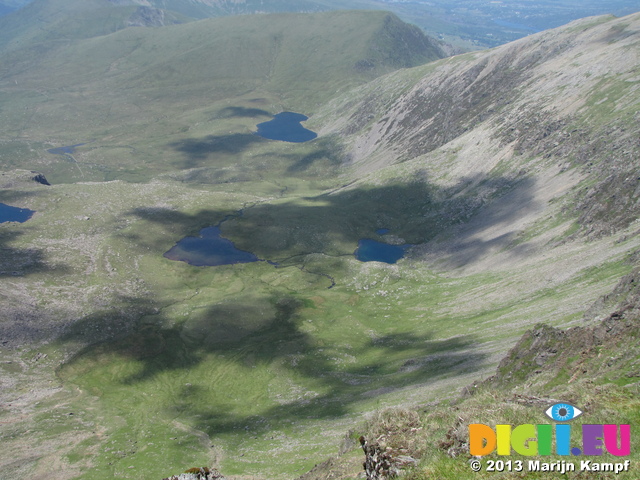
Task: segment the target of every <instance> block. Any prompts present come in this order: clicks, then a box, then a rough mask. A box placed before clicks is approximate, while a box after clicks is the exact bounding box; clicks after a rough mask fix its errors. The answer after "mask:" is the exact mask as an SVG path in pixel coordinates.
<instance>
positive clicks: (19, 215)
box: [0, 203, 36, 223]
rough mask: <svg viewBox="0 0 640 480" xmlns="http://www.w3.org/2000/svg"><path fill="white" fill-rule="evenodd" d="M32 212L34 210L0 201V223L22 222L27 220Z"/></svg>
mask: <svg viewBox="0 0 640 480" xmlns="http://www.w3.org/2000/svg"><path fill="white" fill-rule="evenodd" d="M34 213H36V212H35V211H34V210H29V209H28V208H18V207H12V206H11V205H6V204H4V203H0V223H4V222H20V223H24V222H26V221H27V220H29V219H30V218H31V216H32V215H33V214H34Z"/></svg>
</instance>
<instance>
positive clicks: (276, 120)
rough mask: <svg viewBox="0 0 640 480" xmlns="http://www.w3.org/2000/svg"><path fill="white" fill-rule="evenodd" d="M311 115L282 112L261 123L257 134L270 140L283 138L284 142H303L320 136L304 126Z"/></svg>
mask: <svg viewBox="0 0 640 480" xmlns="http://www.w3.org/2000/svg"><path fill="white" fill-rule="evenodd" d="M308 118H309V117H307V116H306V115H302V114H301V113H293V112H282V113H278V114H277V115H275V116H274V117H273V120H269V121H268V122H263V123H259V124H258V125H257V127H258V131H257V132H256V135H258V136H260V137H263V138H268V139H269V140H281V141H283V142H293V143H302V142H308V141H309V140H313V139H314V138H316V137H317V136H318V134H317V133H315V132H312V131H311V130H308V129H306V128H304V127H303V126H302V124H301V123H300V122H304V121H305V120H307V119H308Z"/></svg>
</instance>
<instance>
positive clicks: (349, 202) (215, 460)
mask: <svg viewBox="0 0 640 480" xmlns="http://www.w3.org/2000/svg"><path fill="white" fill-rule="evenodd" d="M63 3H64V2H59V1H58V0H46V1H44V0H42V1H41V0H37V1H35V2H33V4H31V5H30V6H29V7H27V8H32V9H36V8H37V9H40V10H38V11H39V12H50V11H51V9H60V10H59V16H57V17H56V20H55V21H52V22H51V25H49V27H50V28H49V27H46V26H45V27H41V25H40V22H35V23H33V24H31V23H30V20H29V18H30V17H29V16H28V15H25V14H24V12H25V10H26V9H24V10H18V11H16V12H14V13H11V14H8V15H3V16H2V17H0V32H2V33H0V63H1V64H2V65H3V70H2V72H1V73H0V112H1V114H0V132H2V133H1V134H0V162H1V163H2V172H1V176H0V185H1V186H2V188H1V189H0V202H3V203H6V204H9V205H12V206H17V207H20V208H28V209H31V210H34V211H35V212H36V213H35V214H34V215H33V216H32V217H31V218H30V219H29V220H28V221H26V222H25V223H19V224H18V223H14V222H8V223H2V224H0V245H1V248H2V250H1V254H0V255H1V257H0V277H1V279H0V295H1V298H2V302H1V304H0V346H1V348H0V384H1V385H2V390H1V391H0V438H1V439H2V445H3V452H2V453H1V454H0V472H1V473H0V478H3V479H4V478H7V479H8V478H40V477H41V476H44V477H45V478H55V479H61V480H62V479H72V478H83V479H102V478H158V479H160V478H164V477H166V476H168V475H171V474H178V473H179V472H182V471H184V470H186V469H187V468H189V467H195V466H204V465H207V466H209V467H215V468H217V469H219V470H220V471H221V472H222V473H223V474H224V475H225V477H227V478H230V479H251V478H255V479H263V478H265V479H266V478H269V479H289V478H298V477H302V478H305V479H307V480H311V479H313V478H318V479H320V478H356V476H357V475H358V472H359V470H361V468H362V467H361V463H362V451H361V450H360V448H359V447H358V445H357V442H356V439H357V438H358V437H359V436H360V435H361V434H363V435H366V436H367V437H368V438H376V437H377V438H380V437H381V435H386V436H387V437H389V439H390V438H391V437H393V438H396V437H395V436H394V435H395V433H394V430H393V428H395V427H393V428H392V427H389V428H388V429H387V430H385V428H386V427H385V428H383V427H384V426H385V425H391V423H393V422H392V421H391V420H388V419H386V418H385V415H390V414H389V413H388V412H400V413H401V415H400V414H399V416H400V417H401V418H400V420H394V421H397V422H398V424H397V425H396V426H397V428H398V432H400V433H402V435H403V437H402V439H401V440H402V441H401V442H400V440H398V441H399V442H400V443H402V442H404V443H403V445H404V446H403V447H402V448H404V449H405V450H406V451H405V453H406V454H407V455H408V454H410V455H414V456H415V457H416V458H418V459H420V458H422V460H421V461H422V463H419V464H418V465H417V466H416V467H415V468H414V469H413V470H412V471H411V473H409V475H412V477H409V478H413V479H416V480H418V479H423V478H490V477H491V478H506V474H504V475H497V476H496V475H493V476H492V475H490V473H489V472H482V473H480V474H473V472H472V471H471V470H470V469H469V467H468V464H467V460H468V455H467V454H468V447H467V446H466V444H465V443H464V435H465V432H466V430H465V429H466V426H467V424H469V423H473V422H480V423H490V422H494V423H499V422H506V423H514V424H515V423H522V421H523V420H525V419H526V420H527V421H529V422H530V423H545V422H546V423H548V421H549V420H548V419H546V418H545V417H544V416H543V412H544V408H543V404H546V403H545V401H546V399H552V398H559V399H562V400H563V401H567V402H569V401H571V402H573V403H574V405H577V406H578V407H579V408H581V409H582V410H584V411H585V414H584V417H585V419H584V421H585V423H587V422H596V423H597V422H600V423H625V422H627V423H631V424H632V426H631V428H632V432H635V430H634V429H636V428H637V426H638V425H639V424H640V417H639V416H638V413H637V412H638V411H639V410H638V404H637V395H638V393H639V392H638V389H639V384H638V382H637V370H638V365H639V364H640V363H639V362H640V360H639V359H640V352H639V351H638V348H637V342H635V340H636V339H637V335H638V322H637V320H638V318H639V315H638V311H640V307H638V298H640V297H639V296H638V293H637V277H638V273H637V266H638V252H639V251H640V250H639V249H640V236H639V235H638V231H639V229H640V226H639V224H638V214H639V209H640V184H639V181H640V174H639V169H638V167H639V165H638V158H640V136H639V131H640V128H639V127H640V113H639V111H640V109H639V102H640V92H639V91H638V86H639V80H640V71H639V70H638V65H640V61H639V60H640V59H639V58H638V56H639V53H640V49H639V42H640V34H639V31H640V15H639V14H633V15H629V16H625V17H621V18H616V17H613V16H610V15H609V16H599V17H590V18H585V19H582V20H577V21H575V22H572V23H570V24H568V25H565V26H562V27H559V28H556V29H554V30H548V31H544V32H540V33H536V34H533V35H530V36H528V37H526V38H522V39H520V40H517V41H515V42H512V43H508V44H505V45H501V46H498V47H496V48H493V49H490V50H482V51H476V52H469V53H465V54H461V55H456V56H452V57H446V53H445V51H444V50H443V49H442V46H441V45H440V44H439V43H438V42H436V41H435V40H433V39H432V38H430V37H428V36H426V35H424V34H423V33H422V32H421V31H420V30H419V29H417V28H416V27H414V26H411V25H408V24H406V23H404V22H402V21H401V20H400V19H399V18H398V17H396V16H395V15H393V14H390V13H387V12H380V11H330V12H319V13H311V14H308V13H278V14H270V15H242V16H234V17H228V18H225V19H224V20H222V19H220V18H206V19H202V20H197V21H192V20H191V19H190V20H189V21H184V18H180V17H179V16H178V14H176V15H175V16H174V17H172V18H173V20H175V22H173V20H172V21H171V22H167V24H165V25H163V26H147V27H141V26H131V27H126V28H120V27H118V28H117V29H113V26H114V25H115V24H118V25H122V22H123V20H122V19H123V18H130V17H129V16H130V15H131V14H132V13H135V8H137V7H135V6H134V7H132V6H131V5H110V6H109V7H108V8H107V7H105V6H104V3H103V2H101V1H98V0H90V1H84V2H76V3H75V4H74V5H73V6H72V7H70V9H69V10H67V11H65V10H64V9H62V6H63ZM67 3H68V4H70V3H69V2H67ZM71 3H73V2H71ZM115 3H118V2H115ZM80 4H82V5H83V7H82V8H75V7H77V6H78V5H80ZM103 8H107V10H108V12H110V13H109V14H108V15H105V13H104V12H105V10H102V9H103ZM35 17H36V18H37V15H36V16H35ZM165 18H168V17H165ZM79 19H82V21H80V20H79ZM98 19H100V20H98ZM19 22H25V23H20V26H19V28H18V27H17V26H16V28H13V29H12V28H11V27H9V26H7V27H6V28H1V27H3V26H5V25H10V24H12V23H13V24H14V25H18V23H19ZM48 28H49V29H48ZM5 66H6V68H5ZM281 112H296V113H300V114H303V115H305V116H308V117H309V118H308V120H306V121H304V122H303V123H302V124H303V125H304V127H305V128H306V129H308V130H311V131H312V132H315V133H317V138H313V139H311V140H309V141H304V142H299V143H292V142H284V141H278V140H269V139H266V138H263V137H260V136H258V135H256V134H255V133H256V131H257V130H258V124H261V123H264V122H266V121H268V120H270V119H272V118H273V117H274V116H275V115H276V114H279V113H281ZM63 147H64V148H63ZM60 148H63V149H62V150H60ZM56 149H58V150H56ZM52 150H53V153H52ZM38 174H40V176H38ZM34 177H35V178H36V180H34ZM43 178H46V180H47V181H48V182H47V183H50V184H51V185H47V184H45V183H44V182H43V181H41V180H42V179H43ZM214 225H217V226H218V227H219V229H220V232H221V235H222V236H223V237H224V238H227V239H229V240H230V241H232V242H233V244H234V245H235V247H237V248H238V249H240V250H242V251H245V252H252V253H253V254H255V255H256V256H257V258H258V259H260V260H263V261H254V262H250V263H238V264H231V265H219V266H210V267H198V266H194V265H189V264H187V263H185V262H181V261H174V260H170V259H169V258H166V257H165V256H163V255H164V254H165V253H166V252H168V251H169V250H170V249H171V248H172V247H174V245H176V243H177V242H179V241H180V240H181V239H182V238H185V237H188V236H192V237H194V236H197V235H198V234H199V232H200V231H201V230H202V229H203V228H206V227H211V226H214ZM362 239H370V240H375V241H379V242H382V243H386V244H390V245H411V248H408V249H407V250H406V251H405V252H404V258H401V259H399V260H398V261H397V263H385V262H380V261H366V262H365V261H360V260H358V259H357V258H356V256H354V252H355V251H356V248H357V247H358V244H359V241H360V240H362ZM541 323H543V324H545V326H541V325H540V324H541ZM571 332H573V333H571ZM572 334H573V335H574V337H575V339H576V340H575V342H573V343H572V340H571V339H572V338H573V337H571V335H572ZM536 339H537V340H536ZM594 339H595V340H594ZM559 352H560V353H559ZM563 352H567V353H566V355H563ZM523 359H525V360H523ZM533 365H536V366H533ZM470 388H471V389H473V390H476V391H477V393H476V394H475V395H471V394H470V393H469V389H470ZM461 393H462V394H463V396H462V397H460V394H461ZM514 399H515V400H514ZM608 401H611V402H614V403H613V405H616V406H618V407H619V411H616V409H615V408H613V407H609V406H607V405H608V403H607V402H608ZM492 402H494V403H492ZM387 408H391V410H386V409H387ZM545 408H546V407H545ZM500 415H503V417H501V416H500ZM407 419H409V420H407ZM580 421H582V420H579V421H578V422H580ZM385 422H388V423H385ZM403 422H404V423H403ZM398 425H399V426H398ZM411 429H413V430H411ZM406 431H411V432H413V433H412V435H411V436H407V435H405V434H406ZM416 432H418V433H416ZM419 432H422V433H419ZM396 433H397V432H396ZM400 433H398V438H399V436H400ZM414 434H415V435H414ZM345 435H346V436H345ZM421 435H422V436H421ZM447 435H448V436H447ZM633 435H635V433H633ZM431 437H433V438H431ZM439 442H441V443H442V444H446V445H445V447H443V446H442V445H440V446H438V445H439ZM447 442H448V443H447ZM632 442H633V443H632V455H631V457H630V458H631V461H632V469H631V470H630V471H629V472H623V473H622V474H620V475H616V476H615V478H623V479H624V478H629V479H632V478H637V476H638V473H639V470H638V468H640V467H639V465H640V464H638V459H639V455H640V453H639V452H640V451H639V450H638V449H637V448H635V447H636V446H637V439H636V437H635V436H634V437H633V440H632ZM409 444H410V445H409ZM407 445H409V446H407ZM434 445H435V446H434ZM456 449H457V450H456ZM465 449H466V451H465ZM339 451H340V453H338V452H339ZM447 451H450V452H454V453H455V455H457V456H451V455H448V454H447ZM456 452H457V453H456ZM465 455H466V456H465ZM329 456H331V459H330V460H327V461H325V460H326V458H327V457H329ZM554 459H555V457H554ZM323 462H324V463H323ZM314 466H315V468H314ZM439 468H440V469H441V470H438V469H439ZM445 470H446V471H451V472H452V473H450V474H446V475H450V476H446V475H445V474H444V473H443V472H444V471H445ZM331 475H333V477H332V476H331ZM510 478H511V477H510ZM537 478H557V477H553V476H544V475H541V476H539V477H537ZM576 478H580V477H576ZM603 478H605V477H603ZM606 478H608V477H606ZM612 478H613V477H612Z"/></svg>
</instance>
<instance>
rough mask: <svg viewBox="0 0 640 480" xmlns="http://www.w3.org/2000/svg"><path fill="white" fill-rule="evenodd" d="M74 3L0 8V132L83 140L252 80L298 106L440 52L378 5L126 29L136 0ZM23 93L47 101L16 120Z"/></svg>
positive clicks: (52, 0) (231, 92)
mask: <svg viewBox="0 0 640 480" xmlns="http://www.w3.org/2000/svg"><path fill="white" fill-rule="evenodd" d="M75 1H76V3H75V4H74V3H73V2H70V1H67V0H65V1H62V0H36V1H35V2H33V3H32V4H30V5H29V6H28V7H27V8H25V9H23V10H21V11H18V12H15V13H13V14H11V15H8V16H5V17H2V18H0V32H2V33H1V34H0V45H3V46H4V48H2V49H0V62H2V64H3V66H4V67H5V70H4V72H3V75H2V79H1V83H0V91H2V92H3V93H4V94H5V95H4V96H2V100H0V102H2V105H1V107H2V109H3V116H2V120H0V123H2V128H3V129H4V132H6V133H8V132H14V133H15V134H18V135H21V134H28V135H30V136H34V135H35V136H38V135H40V134H39V133H37V132H38V131H42V132H45V131H46V132H47V133H46V135H47V136H50V135H60V134H63V133H64V132H69V131H74V132H76V134H77V135H81V136H82V137H83V138H85V139H86V138H94V137H95V136H96V135H97V133H96V132H97V130H96V129H101V128H103V127H105V126H107V125H108V126H109V127H110V128H113V126H114V125H117V124H121V125H124V124H127V125H132V124H133V125H135V124H140V123H146V122H148V118H149V116H152V117H155V116H156V115H162V114H164V113H169V112H170V111H171V109H172V108H175V106H176V105H180V107H179V108H180V110H183V109H184V107H185V105H190V106H192V107H196V106H200V105H202V102H215V101H218V100H220V99H227V98H232V97H236V96H240V95H246V94H248V93H249V92H252V91H256V90H257V89H260V92H261V93H259V94H258V95H259V96H265V95H266V96H270V97H273V98H274V99H276V98H277V99H278V101H279V102H280V103H281V104H283V105H284V106H286V108H294V109H296V108H298V109H303V110H304V112H305V113H307V114H309V113H312V111H313V110H314V109H315V108H316V107H315V106H316V105H317V104H318V103H320V102H323V101H325V100H326V99H328V98H330V97H333V96H335V95H336V92H338V91H344V90H346V89H348V88H350V87H353V86H356V85H358V84H362V83H363V82H366V81H369V80H371V79H373V78H375V77H377V76H379V75H382V74H385V73H388V72H390V71H393V70H396V69H398V68H406V67H412V66H416V65H420V64H423V63H426V62H429V61H432V60H436V59H439V58H441V57H443V56H444V53H443V52H442V50H441V49H440V48H439V46H438V44H437V43H436V42H435V41H433V40H432V39H430V38H429V37H427V36H426V35H424V34H423V33H422V32H421V31H420V30H419V29H418V28H417V27H415V26H411V25H408V24H405V23H403V22H402V21H401V20H399V19H398V18H397V17H395V16H394V15H393V14H390V13H387V12H380V11H378V12H371V11H333V12H325V13H318V14H312V15H309V14H273V15H248V16H233V17H226V18H212V19H205V20H200V21H195V22H189V23H186V24H181V25H169V26H161V27H159V28H134V27H131V26H129V27H128V28H127V25H128V24H130V23H131V22H132V19H133V20H136V19H137V20H139V21H142V20H143V19H144V18H145V17H144V15H143V14H144V12H142V13H141V12H140V11H139V10H137V8H138V7H131V6H112V5H106V6H105V3H104V1H102V0H82V1H80V0H75ZM140 8H142V7H140ZM147 13H148V16H147V17H148V19H149V20H150V21H151V20H153V18H157V19H158V20H160V19H161V18H164V20H165V22H168V20H169V19H172V20H173V21H178V19H177V18H176V17H171V16H170V15H169V14H168V13H166V12H165V11H164V10H162V11H158V12H156V13H157V15H156V16H155V17H154V12H153V11H147ZM162 15H164V17H162ZM43 18H48V19H49V20H47V21H46V22H45V21H44V20H43ZM43 23H44V25H46V27H45V28H44V29H43V28H42V26H41V25H42V24H43ZM133 25H136V23H135V22H134V23H133ZM34 92H40V95H43V97H42V99H44V97H46V98H47V100H46V101H44V102H42V101H37V104H38V106H37V108H38V111H39V115H37V116H35V117H34V118H33V119H32V121H31V122H29V124H28V125H26V126H25V127H26V129H23V127H22V126H21V125H23V124H22V122H21V121H19V120H18V119H19V118H20V117H21V116H22V115H23V112H24V110H23V105H24V104H23V103H22V102H25V101H26V102H27V103H29V102H30V100H28V99H29V98H32V99H33V94H34ZM81 92H83V93H81ZM134 104H135V105H138V107H137V109H136V111H135V114H134V113H133V112H132V105H134ZM70 108H71V109H73V110H74V111H76V112H78V115H73V116H72V117H70V118H68V121H67V122H65V123H64V126H63V125H62V124H61V123H60V122H59V120H58V118H60V117H59V115H63V116H65V117H66V116H67V115H66V114H65V113H64V112H65V111H68V110H69V109H70ZM16 128H17V129H18V130H20V131H21V132H18V130H16ZM130 129H131V127H130V126H129V127H128V130H129V131H130ZM56 132H57V133H56Z"/></svg>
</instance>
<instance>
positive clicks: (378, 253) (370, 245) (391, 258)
mask: <svg viewBox="0 0 640 480" xmlns="http://www.w3.org/2000/svg"><path fill="white" fill-rule="evenodd" d="M409 247H411V245H408V244H407V245H389V244H388V243H382V242H378V241H376V240H371V239H370V238H363V239H362V240H360V241H359V242H358V248H357V249H356V251H355V252H353V254H354V255H355V256H356V258H357V259H358V260H360V261H361V262H384V263H396V262H397V261H398V260H400V259H401V258H402V257H404V252H405V250H407V249H408V248H409Z"/></svg>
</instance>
